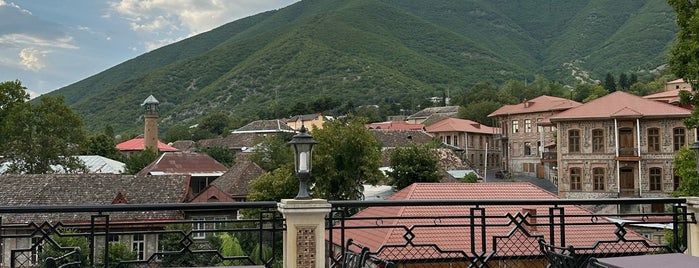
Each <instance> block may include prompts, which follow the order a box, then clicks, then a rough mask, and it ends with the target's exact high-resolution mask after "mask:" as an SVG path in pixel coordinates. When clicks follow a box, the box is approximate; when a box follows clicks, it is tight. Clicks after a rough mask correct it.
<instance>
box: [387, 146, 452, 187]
mask: <svg viewBox="0 0 699 268" xmlns="http://www.w3.org/2000/svg"><path fill="white" fill-rule="evenodd" d="M438 162H439V159H438V158H437V156H436V155H434V154H433V153H432V147H430V146H427V145H420V146H418V145H415V144H413V145H411V146H409V147H405V148H395V149H393V150H392V151H391V161H390V167H391V169H392V171H389V172H388V176H389V177H391V185H393V186H396V188H398V189H403V188H405V187H407V186H410V185H411V184H413V183H415V182H439V181H440V180H441V179H442V176H441V175H440V174H439V169H438V167H437V163H438Z"/></svg>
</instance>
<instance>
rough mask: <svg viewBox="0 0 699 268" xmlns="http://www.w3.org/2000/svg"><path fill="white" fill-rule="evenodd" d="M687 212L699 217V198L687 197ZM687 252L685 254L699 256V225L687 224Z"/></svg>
mask: <svg viewBox="0 0 699 268" xmlns="http://www.w3.org/2000/svg"><path fill="white" fill-rule="evenodd" d="M687 212H688V213H694V215H695V216H699V197H687ZM687 227H688V228H687V251H685V254H687V255H692V256H699V224H696V223H688V224H687Z"/></svg>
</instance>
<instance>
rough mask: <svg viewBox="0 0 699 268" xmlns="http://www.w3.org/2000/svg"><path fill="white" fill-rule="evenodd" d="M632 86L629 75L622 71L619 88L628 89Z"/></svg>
mask: <svg viewBox="0 0 699 268" xmlns="http://www.w3.org/2000/svg"><path fill="white" fill-rule="evenodd" d="M630 87H631V83H630V82H629V77H628V76H626V74H625V73H621V74H620V75H619V89H621V90H623V91H628V90H629V88H630Z"/></svg>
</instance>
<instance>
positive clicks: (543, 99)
mask: <svg viewBox="0 0 699 268" xmlns="http://www.w3.org/2000/svg"><path fill="white" fill-rule="evenodd" d="M580 105H582V104H581V103H579V102H577V101H573V100H569V99H564V98H559V97H551V96H546V95H543V96H539V97H536V98H533V99H531V100H525V101H523V102H522V103H518V104H512V105H504V106H502V107H500V108H499V109H497V110H495V111H494V112H492V113H490V114H489V115H488V117H493V116H501V115H511V114H527V113H540V112H549V111H562V110H567V109H570V108H573V107H577V106H580Z"/></svg>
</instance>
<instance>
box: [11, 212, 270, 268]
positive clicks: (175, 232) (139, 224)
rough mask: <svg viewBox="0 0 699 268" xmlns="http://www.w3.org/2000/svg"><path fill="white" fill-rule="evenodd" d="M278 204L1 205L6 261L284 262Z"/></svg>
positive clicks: (52, 264)
mask: <svg viewBox="0 0 699 268" xmlns="http://www.w3.org/2000/svg"><path fill="white" fill-rule="evenodd" d="M276 208H277V203H276V202H239V203H198V204H180V203H178V204H145V205H140V204H139V205H127V204H120V205H97V206H26V207H0V218H1V219H2V222H1V225H0V245H2V252H3V254H2V267H13V268H14V267H207V266H221V265H223V266H234V265H263V266H265V267H282V261H283V258H282V256H281V254H282V242H281V241H282V234H283V231H284V222H283V218H282V217H281V215H280V214H279V213H278V212H277V211H276ZM243 214H244V215H245V217H244V218H241V219H239V215H243ZM173 215H174V216H173ZM75 256H78V257H75ZM68 258H70V259H69V260H64V259H68ZM59 263H63V264H62V265H61V264H59Z"/></svg>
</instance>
